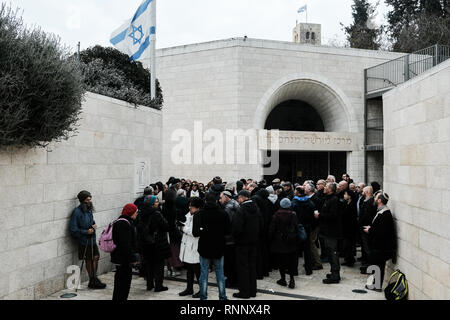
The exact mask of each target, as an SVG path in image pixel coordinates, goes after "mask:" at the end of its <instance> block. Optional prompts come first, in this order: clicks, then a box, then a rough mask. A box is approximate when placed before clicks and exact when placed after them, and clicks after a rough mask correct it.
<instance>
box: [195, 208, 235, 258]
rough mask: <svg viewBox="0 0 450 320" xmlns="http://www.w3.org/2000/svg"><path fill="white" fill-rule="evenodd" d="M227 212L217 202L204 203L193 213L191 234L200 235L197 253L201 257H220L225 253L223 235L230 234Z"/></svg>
mask: <svg viewBox="0 0 450 320" xmlns="http://www.w3.org/2000/svg"><path fill="white" fill-rule="evenodd" d="M230 227H231V224H230V219H229V218H228V214H227V213H226V212H225V211H224V210H223V209H222V208H220V207H219V205H218V204H217V203H206V204H205V206H204V207H203V209H200V210H199V212H198V213H196V214H195V215H194V218H193V226H192V234H193V235H194V237H196V238H198V237H200V239H199V241H198V253H199V254H200V256H201V257H203V258H208V259H220V258H222V257H223V256H224V254H225V237H226V236H227V235H228V234H230Z"/></svg>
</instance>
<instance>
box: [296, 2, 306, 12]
mask: <svg viewBox="0 0 450 320" xmlns="http://www.w3.org/2000/svg"><path fill="white" fill-rule="evenodd" d="M306 10H307V5H306V4H305V5H304V6H303V7H301V8H300V9H298V13H302V12H303V11H306Z"/></svg>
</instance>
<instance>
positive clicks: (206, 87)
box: [157, 38, 400, 182]
mask: <svg viewBox="0 0 450 320" xmlns="http://www.w3.org/2000/svg"><path fill="white" fill-rule="evenodd" d="M399 56H400V54H398V53H390V52H381V51H372V50H359V49H350V48H333V47H326V46H315V45H309V44H298V43H291V42H280V41H270V40H257V39H247V38H234V39H227V40H220V41H214V42H208V43H200V44H192V45H186V46H179V47H173V48H167V49H161V50H158V51H157V68H158V69H157V74H158V78H159V80H160V83H161V85H162V88H163V90H164V94H165V103H164V110H163V128H164V129H163V144H162V145H163V150H162V153H163V159H164V161H163V162H162V168H163V177H164V178H168V177H170V176H183V177H186V178H193V179H199V180H200V181H204V182H208V181H210V180H211V178H212V177H214V176H217V175H220V176H221V177H223V178H224V179H225V180H226V181H235V180H236V179H238V178H242V177H245V178H250V177H251V178H257V179H259V178H261V177H263V176H264V172H263V168H262V166H261V165H259V164H249V163H247V164H240V165H236V164H231V163H229V164H226V163H220V162H217V163H213V164H212V165H205V164H204V163H198V164H195V163H194V161H192V162H190V163H189V162H186V163H184V164H180V163H174V162H173V161H172V159H171V157H172V152H173V150H174V148H175V147H176V146H177V143H178V142H177V141H172V140H173V139H172V133H173V132H175V131H176V130H179V129H185V130H186V132H190V133H191V134H192V135H194V131H195V130H194V123H195V122H201V123H202V129H203V130H204V131H207V130H209V129H214V130H219V131H221V132H223V133H225V131H226V130H227V129H242V130H247V129H269V130H273V129H279V130H280V140H279V141H280V142H281V143H280V146H279V150H280V154H279V156H280V169H279V170H278V172H277V173H276V174H272V175H269V176H267V178H271V177H272V176H275V175H278V176H280V177H281V178H283V179H288V180H290V181H294V182H296V181H301V180H305V179H309V178H311V179H317V178H319V177H326V175H328V174H329V173H331V174H334V175H337V176H340V175H342V174H343V173H344V172H348V173H349V174H350V176H351V177H352V178H353V179H354V180H355V181H363V179H364V106H365V100H364V70H365V69H367V68H369V67H372V66H375V65H378V64H381V63H383V62H386V61H389V60H392V59H395V58H397V57H399ZM194 148H195V147H194V146H193V147H192V149H194ZM224 152H225V151H224ZM193 153H194V151H192V154H193ZM192 163H194V164H192ZM227 163H228V162H227ZM368 171H369V174H368V175H369V178H370V179H371V180H378V181H380V182H381V181H382V180H383V177H382V165H381V170H380V166H379V165H377V162H376V161H373V165H372V166H369V168H368Z"/></svg>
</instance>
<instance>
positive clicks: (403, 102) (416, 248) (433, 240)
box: [383, 60, 450, 300]
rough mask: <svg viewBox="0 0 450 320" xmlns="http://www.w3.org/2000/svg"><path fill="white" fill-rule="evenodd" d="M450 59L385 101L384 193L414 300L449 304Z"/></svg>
mask: <svg viewBox="0 0 450 320" xmlns="http://www.w3.org/2000/svg"><path fill="white" fill-rule="evenodd" d="M449 83H450V60H447V62H444V63H442V64H441V65H438V66H436V67H434V68H432V69H430V70H428V71H427V72H425V73H423V74H422V75H420V76H418V77H416V78H414V79H413V80H410V81H408V82H406V83H404V84H403V85H401V86H399V87H397V88H396V89H394V90H392V91H390V92H388V93H386V94H385V95H384V96H383V101H384V141H385V144H384V145H385V153H384V162H385V166H384V177H385V182H384V184H385V185H384V188H385V191H386V192H387V193H388V194H389V196H390V199H391V201H390V204H389V206H390V207H391V208H392V211H393V214H394V216H395V218H396V220H397V229H398V237H399V240H398V245H399V258H398V264H397V265H393V266H392V265H391V269H392V268H400V270H401V271H403V272H405V274H406V276H407V278H408V280H409V286H410V295H411V296H410V297H411V298H412V299H446V300H448V299H450V206H449V203H450V185H449V181H450V165H449V164H450V86H449Z"/></svg>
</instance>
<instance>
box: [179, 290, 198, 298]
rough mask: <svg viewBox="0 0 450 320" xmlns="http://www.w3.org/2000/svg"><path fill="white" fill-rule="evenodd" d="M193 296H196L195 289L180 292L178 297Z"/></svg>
mask: <svg viewBox="0 0 450 320" xmlns="http://www.w3.org/2000/svg"><path fill="white" fill-rule="evenodd" d="M191 294H194V290H193V289H186V290H184V291H182V292H180V293H179V294H178V295H179V296H180V297H185V296H189V295H191Z"/></svg>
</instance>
